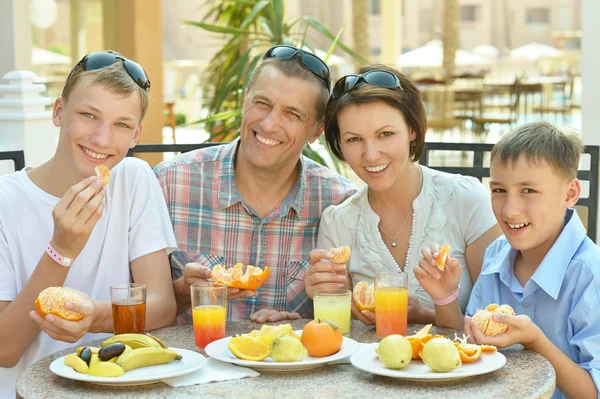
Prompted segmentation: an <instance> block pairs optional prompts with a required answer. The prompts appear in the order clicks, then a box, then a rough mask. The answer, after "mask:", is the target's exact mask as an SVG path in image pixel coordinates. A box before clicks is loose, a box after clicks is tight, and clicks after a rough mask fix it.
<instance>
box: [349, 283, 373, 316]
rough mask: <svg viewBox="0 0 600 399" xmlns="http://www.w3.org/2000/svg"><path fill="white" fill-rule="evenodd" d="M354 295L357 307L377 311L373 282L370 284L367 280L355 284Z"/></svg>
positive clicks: (361, 309)
mask: <svg viewBox="0 0 600 399" xmlns="http://www.w3.org/2000/svg"><path fill="white" fill-rule="evenodd" d="M352 297H353V299H354V303H355V304H356V307H357V308H358V309H359V310H360V311H363V310H368V311H371V312H375V295H374V293H373V284H371V285H369V284H367V283H366V282H365V281H361V282H360V283H358V284H356V285H355V286H354V289H353V290H352Z"/></svg>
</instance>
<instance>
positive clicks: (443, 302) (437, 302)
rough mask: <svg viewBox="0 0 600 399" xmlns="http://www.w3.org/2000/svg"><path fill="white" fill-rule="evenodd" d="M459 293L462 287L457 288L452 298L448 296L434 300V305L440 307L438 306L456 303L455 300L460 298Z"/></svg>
mask: <svg viewBox="0 0 600 399" xmlns="http://www.w3.org/2000/svg"><path fill="white" fill-rule="evenodd" d="M459 292H460V285H459V286H458V287H457V288H456V291H455V292H454V294H452V295H450V296H447V297H446V298H442V299H434V300H433V303H434V304H435V305H438V306H444V305H447V304H449V303H452V302H454V300H455V299H456V298H458V293H459Z"/></svg>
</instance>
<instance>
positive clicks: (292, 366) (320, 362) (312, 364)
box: [204, 330, 359, 372]
mask: <svg viewBox="0 0 600 399" xmlns="http://www.w3.org/2000/svg"><path fill="white" fill-rule="evenodd" d="M296 334H298V335H301V334H302V330H298V331H296ZM230 339H231V337H225V338H222V339H220V340H218V341H214V342H211V343H210V344H208V345H207V346H206V348H205V349H204V350H205V351H206V354H207V355H208V356H210V357H212V358H213V359H217V360H221V361H223V362H227V363H232V364H237V365H238V366H243V367H250V368H252V369H255V370H259V371H271V372H287V371H297V370H307V369H312V368H316V367H321V366H325V365H327V364H328V363H331V362H334V361H336V360H340V359H344V358H346V357H349V356H351V355H352V354H354V352H356V351H357V350H358V348H359V344H358V342H356V341H355V340H353V339H350V338H346V337H344V340H343V341H342V347H341V349H340V350H339V352H337V353H334V354H333V355H331V356H325V357H312V356H307V357H306V358H305V359H304V360H302V361H300V362H279V363H277V362H274V361H273V360H272V359H271V357H267V358H266V359H265V360H263V361H262V362H254V361H250V360H242V359H238V358H237V357H235V356H234V354H233V353H231V351H230V350H229V348H228V347H227V345H228V344H229V340H230Z"/></svg>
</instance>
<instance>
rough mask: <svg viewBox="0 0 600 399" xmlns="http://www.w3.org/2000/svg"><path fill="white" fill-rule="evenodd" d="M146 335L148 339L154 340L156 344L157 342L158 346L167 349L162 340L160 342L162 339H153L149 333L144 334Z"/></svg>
mask: <svg viewBox="0 0 600 399" xmlns="http://www.w3.org/2000/svg"><path fill="white" fill-rule="evenodd" d="M146 334H147V335H148V336H149V337H150V338H152V339H153V340H155V341H156V342H158V344H159V345H160V346H162V347H163V348H165V349H169V347H168V346H167V344H165V343H164V342H163V340H162V339H160V338H158V337H155V336H154V335H151V334H150V333H146Z"/></svg>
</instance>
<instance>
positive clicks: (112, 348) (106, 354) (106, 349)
mask: <svg viewBox="0 0 600 399" xmlns="http://www.w3.org/2000/svg"><path fill="white" fill-rule="evenodd" d="M132 350H133V349H131V346H129V345H125V344H123V343H121V342H115V343H113V344H110V345H106V346H103V347H102V348H101V349H100V350H99V351H98V358H99V359H100V360H101V361H103V362H107V361H109V360H111V359H116V358H117V357H119V356H121V355H122V354H124V353H128V352H131V351H132Z"/></svg>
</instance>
